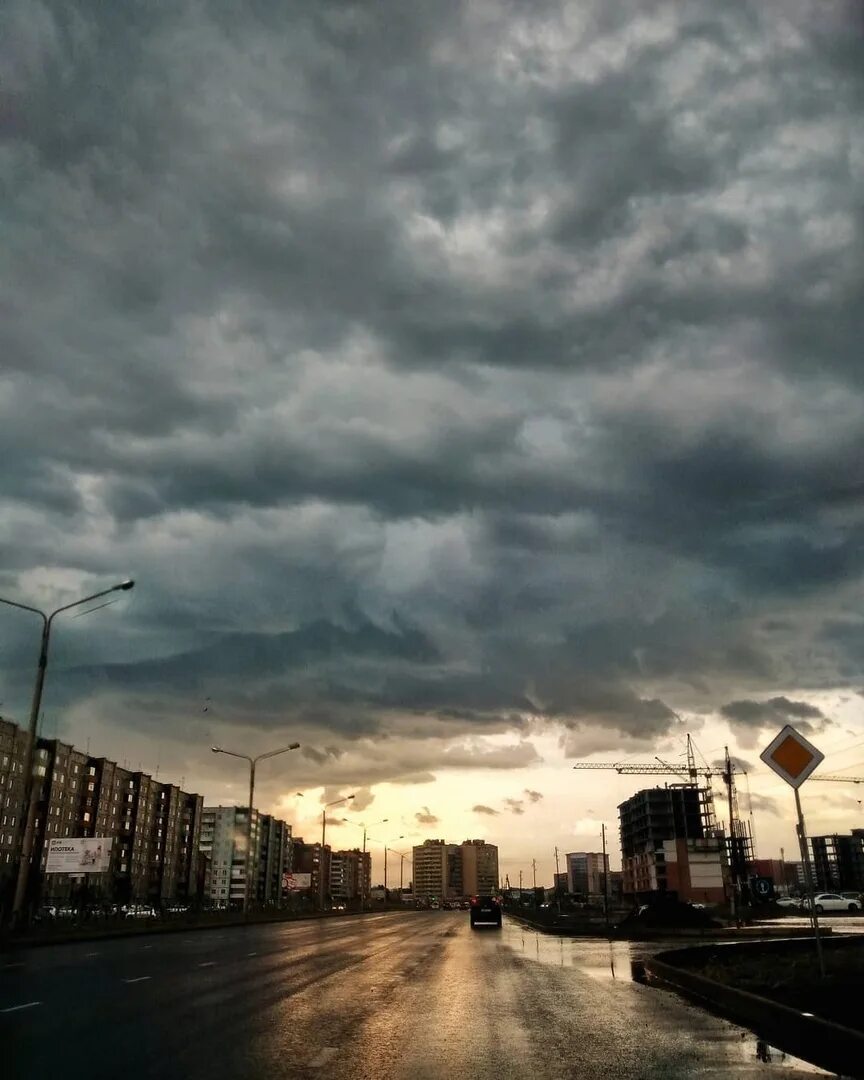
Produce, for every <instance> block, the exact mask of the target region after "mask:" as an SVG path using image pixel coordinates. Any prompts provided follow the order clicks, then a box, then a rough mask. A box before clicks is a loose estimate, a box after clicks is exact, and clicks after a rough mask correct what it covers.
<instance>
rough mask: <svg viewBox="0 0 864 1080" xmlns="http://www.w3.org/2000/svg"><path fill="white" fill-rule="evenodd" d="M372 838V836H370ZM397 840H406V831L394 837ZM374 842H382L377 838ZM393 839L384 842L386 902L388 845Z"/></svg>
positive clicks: (385, 893) (385, 900)
mask: <svg viewBox="0 0 864 1080" xmlns="http://www.w3.org/2000/svg"><path fill="white" fill-rule="evenodd" d="M370 839H371V837H370ZM394 839H395V840H404V839H405V836H404V833H400V834H399V836H396V837H394ZM373 843H379V844H380V843H381V841H380V840H375V841H373ZM392 843H393V840H387V841H386V842H385V843H384V903H385V904H386V903H387V845H388V844H392Z"/></svg>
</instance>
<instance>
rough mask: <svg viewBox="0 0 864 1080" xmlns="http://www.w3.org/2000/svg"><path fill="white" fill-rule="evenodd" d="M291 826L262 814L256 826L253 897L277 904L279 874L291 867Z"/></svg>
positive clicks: (279, 885)
mask: <svg viewBox="0 0 864 1080" xmlns="http://www.w3.org/2000/svg"><path fill="white" fill-rule="evenodd" d="M291 831H292V830H291V826H290V825H289V824H288V822H287V821H282V819H281V818H277V817H273V815H272V814H262V815H261V819H260V827H259V837H260V838H259V844H258V876H257V888H256V893H255V898H256V900H257V901H258V902H259V903H261V904H265V905H273V904H281V902H282V875H283V874H284V873H285V871H286V870H291V869H292V868H293V858H292V848H293V838H292V835H291Z"/></svg>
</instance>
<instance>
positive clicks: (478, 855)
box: [457, 840, 498, 896]
mask: <svg viewBox="0 0 864 1080" xmlns="http://www.w3.org/2000/svg"><path fill="white" fill-rule="evenodd" d="M459 852H460V855H461V857H462V891H461V892H460V893H458V894H457V895H460V896H478V895H482V896H488V895H490V894H492V893H497V892H498V848H497V847H496V846H495V844H487V843H486V841H485V840H463V842H462V843H461V844H460V847H459Z"/></svg>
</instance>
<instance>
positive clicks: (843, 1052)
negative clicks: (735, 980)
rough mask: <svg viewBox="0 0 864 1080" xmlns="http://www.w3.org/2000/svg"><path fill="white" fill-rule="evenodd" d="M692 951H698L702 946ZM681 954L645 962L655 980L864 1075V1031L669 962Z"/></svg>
mask: <svg viewBox="0 0 864 1080" xmlns="http://www.w3.org/2000/svg"><path fill="white" fill-rule="evenodd" d="M753 944H756V943H755V942H754V943H753ZM838 944H839V943H838ZM728 947H729V948H734V947H735V945H733V944H730V945H729V946H728ZM682 951H683V950H682ZM686 951H687V952H688V953H695V952H696V951H697V950H696V949H692V950H686ZM675 955H676V951H672V952H665V953H660V954H658V956H655V957H651V958H649V959H646V960H644V961H643V962H642V964H641V968H642V970H644V972H645V974H646V975H647V976H648V977H649V979H650V981H651V982H653V983H655V984H659V985H660V986H663V987H665V988H667V989H671V990H675V991H677V992H678V993H680V994H682V995H683V996H684V997H687V998H689V999H691V1000H693V1001H695V1002H696V1003H697V1004H699V1005H703V1006H707V1007H708V1008H710V1009H712V1010H713V1011H715V1012H718V1013H720V1014H721V1015H722V1016H724V1017H726V1018H727V1019H728V1020H732V1021H734V1022H735V1023H737V1024H741V1025H742V1026H744V1027H747V1028H749V1029H750V1030H751V1031H753V1032H755V1033H756V1034H757V1035H758V1036H759V1037H760V1038H763V1039H765V1040H767V1041H768V1042H770V1043H771V1045H772V1046H776V1047H778V1048H779V1049H781V1050H785V1051H786V1052H787V1053H789V1054H794V1055H795V1056H796V1057H800V1058H802V1059H804V1060H805V1061H809V1062H811V1063H812V1064H814V1065H818V1066H819V1067H820V1068H823V1069H828V1070H829V1071H831V1072H834V1073H837V1074H841V1075H843V1076H846V1077H859V1078H861V1077H864V1034H862V1033H861V1032H858V1031H853V1030H852V1029H851V1028H847V1027H844V1026H843V1025H841V1024H835V1023H834V1022H833V1021H831V1020H823V1019H822V1018H821V1017H818V1016H814V1015H812V1014H811V1013H805V1012H800V1011H799V1010H798V1009H793V1008H790V1007H789V1006H788V1005H780V1004H779V1003H777V1002H774V1001H770V1000H769V999H768V998H764V997H761V996H760V995H758V994H751V993H750V992H749V991H748V990H736V989H735V988H734V987H732V986H726V985H725V984H723V983H719V982H716V981H715V980H714V979H708V978H706V977H705V976H704V975H697V974H696V973H695V972H692V971H687V970H685V969H683V968H680V967H677V966H676V965H675V964H674V963H670V962H669V961H670V960H671V959H672V957H674V956H675Z"/></svg>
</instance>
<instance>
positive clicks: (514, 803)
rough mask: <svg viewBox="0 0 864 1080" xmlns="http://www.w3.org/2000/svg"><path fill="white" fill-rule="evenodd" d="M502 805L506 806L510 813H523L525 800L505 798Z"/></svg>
mask: <svg viewBox="0 0 864 1080" xmlns="http://www.w3.org/2000/svg"><path fill="white" fill-rule="evenodd" d="M504 805H505V806H506V807H507V809H508V810H509V811H510V813H511V814H524V813H525V802H524V800H523V799H505V800H504Z"/></svg>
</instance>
